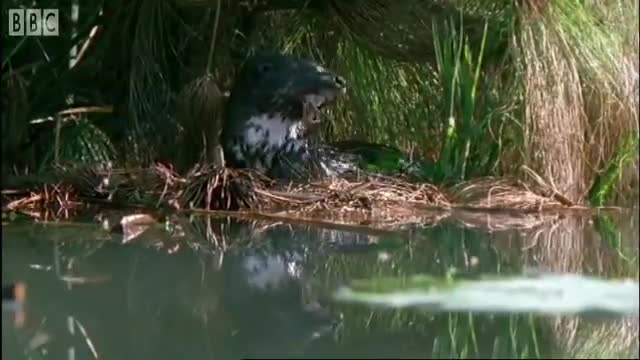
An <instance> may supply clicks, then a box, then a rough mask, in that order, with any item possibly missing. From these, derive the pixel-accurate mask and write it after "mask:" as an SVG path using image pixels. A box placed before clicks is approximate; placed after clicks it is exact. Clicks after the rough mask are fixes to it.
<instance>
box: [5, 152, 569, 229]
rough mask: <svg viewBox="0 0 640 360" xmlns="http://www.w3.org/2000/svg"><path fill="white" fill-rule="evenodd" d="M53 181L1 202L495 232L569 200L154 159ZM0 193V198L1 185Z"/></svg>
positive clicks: (508, 188) (509, 187)
mask: <svg viewBox="0 0 640 360" xmlns="http://www.w3.org/2000/svg"><path fill="white" fill-rule="evenodd" d="M49 180H51V179H49ZM54 180H55V181H54V182H53V183H55V184H59V185H56V186H55V187H52V186H51V185H44V184H42V185H41V186H40V187H35V188H33V187H32V188H31V189H30V190H29V191H26V192H25V191H23V192H22V194H23V195H25V196H22V197H20V196H18V197H14V198H13V199H11V201H10V202H9V206H8V207H9V208H10V209H12V210H21V209H22V210H24V209H29V208H33V207H38V206H49V205H54V206H68V204H70V203H73V204H77V203H79V202H98V203H109V204H112V205H115V206H122V207H131V206H138V207H146V208H158V207H165V208H170V209H178V210H184V209H201V210H253V211H260V212H262V213H263V214H264V213H269V214H273V215H278V216H285V217H287V218H292V219H294V218H306V219H321V220H323V221H325V222H326V221H331V222H335V223H347V224H358V225H364V226H384V227H388V226H391V227H397V226H401V225H403V224H416V223H420V224H435V223H438V222H439V221H441V220H443V219H445V218H449V217H451V216H452V214H456V215H455V216H454V218H455V219H454V220H457V222H458V223H462V224H464V225H465V226H470V227H487V224H488V223H493V224H498V225H495V226H493V225H491V226H489V228H490V230H492V231H495V230H503V228H505V227H506V228H518V229H526V228H531V227H532V226H535V225H536V224H539V223H541V222H546V221H548V220H549V219H548V218H540V217H535V216H534V217H531V216H524V215H526V214H531V213H536V212H540V211H543V210H553V209H559V208H567V207H572V206H573V203H572V202H571V201H570V200H568V199H566V198H565V197H563V196H562V195H560V194H558V193H557V192H556V191H554V190H553V189H552V188H550V187H548V186H544V185H543V184H540V181H538V183H537V184H535V185H531V184H527V183H524V182H523V181H521V180H517V179H506V178H481V179H476V180H472V181H468V182H465V183H461V184H458V185H455V186H453V187H451V188H450V189H448V190H447V191H444V190H442V189H440V188H438V187H436V186H434V185H431V184H428V183H416V182H412V181H409V180H405V179H402V178H396V177H389V176H382V175H367V176H362V177H359V178H358V179H351V180H347V179H338V178H331V179H323V180H319V181H310V182H309V181H307V182H297V183H287V184H284V183H282V182H276V181H273V180H270V179H268V178H266V177H265V176H263V175H261V174H259V173H257V172H255V171H251V170H238V169H229V168H221V167H215V166H211V165H196V166H195V167H193V168H192V169H191V170H190V171H189V172H187V173H186V175H179V174H178V173H176V172H175V171H174V170H173V169H172V168H170V167H167V166H165V165H162V164H156V165H154V166H152V167H149V168H135V169H113V168H110V167H109V166H99V167H83V168H80V167H70V168H59V169H58V171H57V172H56V176H55V179H54ZM538 180H539V179H538ZM14 191H15V190H14ZM3 195H4V197H5V200H7V199H6V198H7V196H6V190H3ZM492 210H509V211H512V212H513V211H515V212H517V213H518V214H520V215H518V216H514V215H513V214H510V213H509V214H497V213H495V212H494V213H491V214H490V215H491V216H490V219H489V218H487V217H486V216H484V215H483V214H487V211H492ZM523 216H524V217H523ZM505 217H506V218H508V219H509V221H506V220H505ZM498 219H500V220H499V221H493V220H498Z"/></svg>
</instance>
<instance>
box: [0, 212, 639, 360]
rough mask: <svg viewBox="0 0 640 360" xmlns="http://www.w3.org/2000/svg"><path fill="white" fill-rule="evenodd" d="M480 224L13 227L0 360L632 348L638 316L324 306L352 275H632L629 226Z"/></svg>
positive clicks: (198, 222)
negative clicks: (11, 314)
mask: <svg viewBox="0 0 640 360" xmlns="http://www.w3.org/2000/svg"><path fill="white" fill-rule="evenodd" d="M479 216H480V215H477V216H476V217H475V218H474V216H473V215H469V214H464V215H461V216H459V217H457V218H456V219H457V221H456V223H455V224H453V223H441V224H438V225H434V226H431V227H424V228H415V229H412V230H411V231H409V232H405V233H398V234H397V235H389V236H373V235H366V234H357V233H350V232H340V231H336V230H327V229H319V228H313V227H310V226H291V225H286V224H270V223H264V222H248V221H239V220H231V219H214V218H195V219H191V220H189V219H185V218H172V219H170V220H168V221H167V222H166V223H155V222H154V221H149V219H145V223H144V224H137V225H136V228H135V231H133V232H131V231H129V230H128V228H127V226H114V225H113V224H114V223H115V224H118V223H121V222H120V219H121V217H122V216H119V215H118V214H116V213H112V214H106V215H104V216H101V217H100V218H99V221H98V222H95V223H66V224H65V223H59V224H49V225H34V224H32V223H30V222H20V221H16V222H14V223H12V224H10V225H7V226H4V227H3V230H2V231H3V243H2V246H3V252H2V257H3V259H2V260H3V272H2V280H3V284H7V283H11V282H14V281H16V280H21V281H25V282H26V283H27V284H28V287H29V293H28V296H27V299H26V303H25V313H26V320H25V321H24V326H23V327H22V328H16V326H15V325H14V324H13V323H11V322H7V321H6V320H5V319H6V318H7V317H6V316H4V315H5V314H3V358H4V357H5V356H6V357H11V358H22V357H24V354H25V351H26V352H27V353H28V354H32V355H33V354H39V355H40V356H43V357H44V358H55V359H60V358H76V359H90V358H94V357H96V356H99V357H100V358H106V359H111V358H130V359H175V358H194V359H199V358H243V357H276V356H288V357H291V356H295V357H318V356H320V357H340V356H349V357H363V356H368V357H376V358H384V357H390V356H391V357H413V358H424V357H484V356H486V357H509V356H514V357H527V358H528V357H541V356H559V355H576V354H577V355H581V356H589V357H592V356H594V354H596V355H595V356H598V355H600V353H597V352H598V351H600V352H601V353H602V354H604V355H608V356H611V355H612V354H619V355H621V356H623V357H624V356H627V357H628V356H633V355H635V354H637V349H638V319H637V317H635V318H632V319H604V320H603V319H596V320H594V319H586V318H577V317H562V318H557V319H555V318H551V319H549V318H544V317H533V316H529V315H526V314H521V315H511V316H507V315H480V314H466V313H458V314H432V313H426V314H425V313H422V312H419V311H409V310H402V311H392V310H383V309H369V308H366V307H363V306H352V305H342V304H335V303H331V302H330V301H329V300H328V299H329V296H328V294H329V292H330V291H332V290H333V289H335V288H336V287H337V286H339V285H341V284H343V283H345V282H348V281H349V280H350V279H354V278H370V277H374V276H404V275H411V274H416V273H428V274H432V275H437V276H442V275H444V274H446V273H448V272H449V271H450V269H451V268H452V267H453V268H456V269H457V270H458V272H459V273H461V274H463V275H464V276H471V277H472V276H474V274H487V273H489V274H491V273H494V274H495V273H502V274H510V273H519V272H522V270H523V269H524V268H526V267H535V268H542V269H546V270H554V271H562V272H575V273H588V274H590V275H594V276H607V277H632V278H636V279H637V276H638V263H637V259H638V250H637V249H638V247H637V243H636V242H635V241H630V240H632V239H636V238H637V225H634V226H635V227H631V228H632V230H631V231H632V232H634V233H633V234H630V233H627V234H624V231H629V230H628V228H630V227H629V226H628V225H625V224H629V219H628V218H621V219H622V222H616V221H618V220H619V219H618V218H611V219H608V220H607V221H605V222H604V223H605V224H604V225H603V224H600V223H599V222H602V220H600V218H575V217H566V216H553V217H549V218H545V219H542V220H541V219H536V222H535V223H534V222H528V223H525V222H524V221H523V220H518V221H517V223H518V226H514V227H515V228H516V229H517V230H513V229H512V228H509V226H504V224H508V221H506V220H505V219H503V218H501V219H500V222H501V224H503V226H497V225H495V224H491V226H486V227H483V226H482V225H481V224H490V223H491V219H488V218H487V217H486V216H487V215H482V216H484V217H482V218H480V217H479ZM138 218H139V217H138ZM636 222H637V220H636V219H634V220H633V221H632V222H631V223H632V224H636ZM107 223H110V224H107ZM461 223H462V224H465V226H466V227H461V226H460V224H461ZM513 223H515V222H513ZM121 224H125V225H126V222H122V223H121ZM523 224H525V225H526V224H529V225H531V224H533V225H531V226H523ZM598 226H600V228H597V227H598ZM469 227H473V228H474V229H473V230H472V229H469ZM603 227H605V229H606V231H604V230H602V228H603ZM105 229H110V230H109V231H106V230H105ZM619 229H623V231H620V230H619ZM623 234H624V236H623ZM3 311H5V312H6V311H12V310H5V309H3ZM633 351H636V352H635V353H634V352H633Z"/></svg>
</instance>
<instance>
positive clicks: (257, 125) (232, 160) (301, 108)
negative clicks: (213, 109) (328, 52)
mask: <svg viewBox="0 0 640 360" xmlns="http://www.w3.org/2000/svg"><path fill="white" fill-rule="evenodd" d="M345 91H346V82H345V80H344V79H343V78H341V77H340V76H338V75H336V74H335V73H333V72H331V71H329V70H327V69H326V68H324V67H322V66H319V65H318V64H315V63H313V62H311V61H308V60H304V59H300V58H295V57H293V56H288V55H280V54H267V53H262V54H258V55H254V56H252V57H251V58H249V59H248V60H247V61H246V62H245V64H244V65H243V67H242V69H241V71H240V73H239V75H238V76H237V78H236V82H235V84H234V87H233V89H232V91H231V95H230V98H229V101H228V103H227V106H226V116H225V123H224V129H223V134H222V142H223V147H224V149H225V157H226V158H227V159H228V160H229V164H230V165H232V166H235V167H249V168H254V169H258V170H261V171H264V172H266V173H267V174H268V175H270V176H274V177H281V176H288V175H287V174H286V173H287V172H288V171H289V170H287V169H291V166H290V165H292V164H295V163H304V162H306V159H305V156H306V154H307V139H308V137H309V136H311V135H313V132H314V131H317V129H318V128H319V121H318V118H319V117H318V115H319V113H318V112H319V110H320V109H321V108H322V107H324V106H325V105H326V104H329V103H331V102H333V101H334V100H336V98H337V97H339V96H340V95H342V94H344V93H345ZM283 159H284V160H283ZM283 163H287V165H286V166H285V165H283ZM282 168H285V170H282Z"/></svg>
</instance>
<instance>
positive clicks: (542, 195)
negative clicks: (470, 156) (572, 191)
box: [450, 177, 573, 211]
mask: <svg viewBox="0 0 640 360" xmlns="http://www.w3.org/2000/svg"><path fill="white" fill-rule="evenodd" d="M450 191H451V194H452V197H453V199H454V201H455V203H456V204H458V205H460V206H463V207H468V208H474V209H487V210H488V209H505V210H530V211H543V210H551V209H559V208H566V207H569V206H573V203H571V202H570V201H569V200H567V199H566V198H565V197H564V196H562V195H561V194H559V193H557V192H556V191H554V190H553V189H552V188H550V187H546V186H544V185H541V184H535V185H532V184H527V183H525V182H524V181H522V180H519V179H511V178H498V177H485V178H478V179H473V180H470V181H466V182H463V183H460V184H457V185H455V186H453V187H451V188H450Z"/></svg>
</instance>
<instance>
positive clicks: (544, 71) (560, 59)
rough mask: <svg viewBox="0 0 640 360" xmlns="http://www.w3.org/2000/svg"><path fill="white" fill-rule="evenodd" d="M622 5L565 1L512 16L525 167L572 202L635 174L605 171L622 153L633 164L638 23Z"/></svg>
mask: <svg viewBox="0 0 640 360" xmlns="http://www.w3.org/2000/svg"><path fill="white" fill-rule="evenodd" d="M628 5H629V4H628V3H627V2H624V3H623V2H620V1H610V2H596V1H580V2H578V1H573V0H563V1H550V2H539V4H538V6H534V4H533V2H530V3H525V4H522V5H520V6H519V9H518V10H519V11H518V20H519V22H520V25H519V31H517V32H516V33H515V34H514V42H515V45H514V50H515V51H514V53H515V55H516V62H517V64H518V65H519V67H520V72H521V76H522V83H523V86H524V91H525V104H524V108H525V114H524V119H523V120H524V131H525V139H526V144H525V148H524V151H525V155H526V163H527V164H528V165H530V166H531V167H532V168H534V169H535V170H536V171H537V172H539V173H540V174H541V175H542V176H543V177H545V178H547V179H550V180H551V181H552V182H553V183H554V184H555V186H556V187H557V190H558V191H560V192H562V193H563V194H566V195H567V196H568V197H570V198H572V199H574V200H578V201H581V200H584V199H585V198H586V197H587V194H588V193H589V191H591V192H592V193H598V194H600V195H598V196H599V198H600V199H602V198H603V196H605V195H604V194H603V191H606V192H608V193H611V192H613V191H615V190H614V189H620V188H623V187H624V186H627V185H628V184H623V183H622V182H620V181H618V183H617V184H616V186H608V187H606V188H604V187H602V186H603V185H604V184H609V185H611V182H610V181H607V180H606V179H603V177H604V178H608V179H611V178H612V177H611V175H610V174H611V171H613V172H615V173H617V174H618V175H621V174H622V173H623V172H626V171H633V170H635V172H637V171H638V169H637V160H636V162H635V165H636V166H635V169H634V167H630V166H623V167H618V168H611V167H610V166H609V163H610V162H611V161H612V160H613V159H614V158H615V157H616V156H617V155H616V154H617V153H619V152H620V151H626V152H627V153H628V155H629V156H635V158H636V159H637V150H636V151H635V154H633V153H634V151H633V147H630V146H628V145H626V144H625V137H626V136H627V135H628V134H632V136H634V137H636V138H637V137H638V106H637V98H636V97H634V96H633V95H632V94H633V91H634V90H633V87H634V86H637V78H638V68H637V63H638V42H637V23H638V20H637V15H630V14H632V12H631V11H629V9H628ZM634 7H635V8H636V9H637V8H638V2H637V1H635V5H634ZM634 14H636V13H634ZM634 24H635V25H634ZM630 64H636V66H635V67H634V66H630ZM634 79H635V80H634ZM634 82H635V84H634ZM631 164H633V162H631ZM608 169H610V170H609V171H608ZM619 178H622V177H619ZM627 183H628V181H627ZM594 185H595V187H594ZM607 196H608V195H607Z"/></svg>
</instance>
